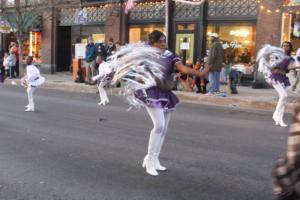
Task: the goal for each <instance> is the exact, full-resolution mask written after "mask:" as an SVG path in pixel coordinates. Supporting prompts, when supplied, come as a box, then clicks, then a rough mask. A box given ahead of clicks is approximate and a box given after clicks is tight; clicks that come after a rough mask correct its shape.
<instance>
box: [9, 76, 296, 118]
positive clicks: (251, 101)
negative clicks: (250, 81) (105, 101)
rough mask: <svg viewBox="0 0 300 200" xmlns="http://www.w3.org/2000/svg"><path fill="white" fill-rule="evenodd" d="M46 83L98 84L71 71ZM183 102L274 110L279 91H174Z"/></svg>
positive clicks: (71, 87)
mask: <svg viewBox="0 0 300 200" xmlns="http://www.w3.org/2000/svg"><path fill="white" fill-rule="evenodd" d="M45 78H46V83H45V84H44V85H43V88H47V89H57V90H65V91H72V92H86V93H95V92H96V91H97V88H96V86H90V85H86V84H84V83H75V82H74V81H73V80H72V75H71V73H66V72H64V73H56V74H54V75H50V74H49V75H45ZM19 82H20V80H19V79H12V80H10V79H6V81H5V84H13V85H14V84H17V85H20V84H19ZM221 91H226V87H225V86H222V87H221ZM174 92H175V94H176V95H177V96H178V98H179V99H180V100H181V102H188V103H197V104H210V105H220V106H229V107H238V108H247V109H263V110H274V109H275V106H276V103H277V99H278V96H277V93H276V91H275V90H274V89H252V88H251V87H242V86H239V87H238V92H239V94H236V95H232V94H228V96H227V97H221V96H207V95H204V94H196V93H194V92H183V91H174ZM108 94H109V95H121V90H120V89H119V88H110V89H108ZM288 95H289V97H288V105H287V111H288V112H291V111H292V108H293V105H294V104H295V102H296V101H297V98H300V93H297V94H295V93H292V92H290V91H289V92H288Z"/></svg>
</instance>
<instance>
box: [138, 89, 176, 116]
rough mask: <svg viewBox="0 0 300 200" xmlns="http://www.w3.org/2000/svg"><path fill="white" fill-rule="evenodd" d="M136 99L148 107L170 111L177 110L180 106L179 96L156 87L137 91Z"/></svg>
mask: <svg viewBox="0 0 300 200" xmlns="http://www.w3.org/2000/svg"><path fill="white" fill-rule="evenodd" d="M135 97H136V98H137V99H139V100H140V101H142V102H143V103H144V104H145V105H146V106H149V107H155V108H163V109H164V110H170V111H171V110H175V108H176V106H177V105H178V104H179V100H178V98H177V96H176V95H175V94H174V93H173V92H172V91H171V90H163V89H160V88H158V87H156V86H155V87H150V88H148V89H146V90H138V91H136V93H135Z"/></svg>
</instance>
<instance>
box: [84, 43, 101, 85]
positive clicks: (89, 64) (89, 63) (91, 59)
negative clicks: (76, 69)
mask: <svg viewBox="0 0 300 200" xmlns="http://www.w3.org/2000/svg"><path fill="white" fill-rule="evenodd" d="M97 53H98V49H97V46H96V45H95V44H94V42H93V38H92V37H89V38H88V45H87V46H86V53H85V62H86V64H85V67H86V78H85V80H86V83H89V84H91V83H92V79H91V78H92V76H94V66H95V60H96V57H97Z"/></svg>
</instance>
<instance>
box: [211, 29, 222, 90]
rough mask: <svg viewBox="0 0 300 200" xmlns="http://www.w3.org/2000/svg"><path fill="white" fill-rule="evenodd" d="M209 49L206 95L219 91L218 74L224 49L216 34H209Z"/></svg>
mask: <svg viewBox="0 0 300 200" xmlns="http://www.w3.org/2000/svg"><path fill="white" fill-rule="evenodd" d="M211 42H212V45H211V48H210V50H209V55H208V61H207V67H208V71H209V82H210V89H209V93H208V95H212V94H215V93H218V92H219V91H220V73H221V70H222V67H223V58H224V49H223V47H222V44H221V43H220V41H219V35H218V34H217V33H212V34H211Z"/></svg>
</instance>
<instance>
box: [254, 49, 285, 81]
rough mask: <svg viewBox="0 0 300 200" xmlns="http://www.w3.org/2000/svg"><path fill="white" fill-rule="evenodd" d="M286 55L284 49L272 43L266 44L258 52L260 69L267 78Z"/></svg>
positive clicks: (257, 59)
mask: <svg viewBox="0 0 300 200" xmlns="http://www.w3.org/2000/svg"><path fill="white" fill-rule="evenodd" d="M285 57H286V55H285V54H284V51H283V49H281V48H278V47H275V46H272V45H265V46H264V47H263V48H262V49H261V50H259V52H258V54H257V58H256V61H257V63H258V71H259V72H262V73H263V74H264V76H265V78H266V79H267V78H269V77H270V75H271V70H272V69H273V68H274V67H276V66H278V64H279V63H280V62H282V61H283V60H284V58H285Z"/></svg>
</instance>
